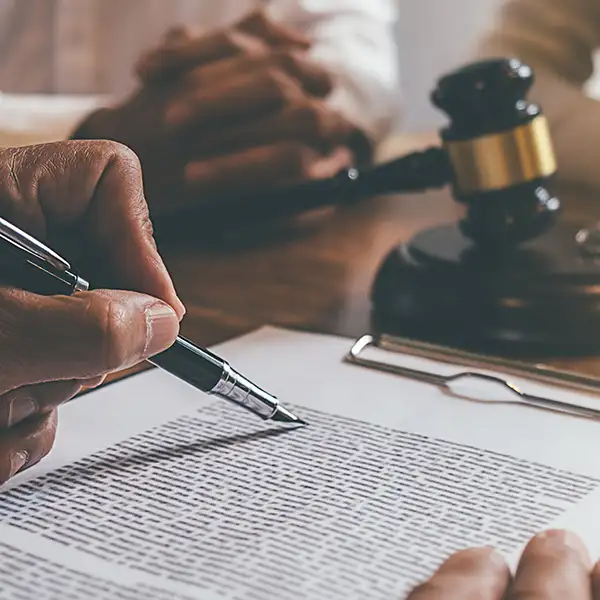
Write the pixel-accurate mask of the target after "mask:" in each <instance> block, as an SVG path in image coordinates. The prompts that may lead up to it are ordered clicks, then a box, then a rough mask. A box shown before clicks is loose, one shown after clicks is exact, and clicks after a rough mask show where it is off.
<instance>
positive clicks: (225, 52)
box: [135, 29, 268, 83]
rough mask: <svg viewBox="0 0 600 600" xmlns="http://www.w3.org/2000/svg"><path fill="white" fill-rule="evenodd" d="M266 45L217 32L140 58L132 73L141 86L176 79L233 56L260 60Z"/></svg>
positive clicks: (235, 33)
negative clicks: (186, 71)
mask: <svg viewBox="0 0 600 600" xmlns="http://www.w3.org/2000/svg"><path fill="white" fill-rule="evenodd" d="M267 52H268V45H267V44H266V43H265V42H264V41H262V40H261V39H259V38H257V37H255V36H252V35H250V34H248V33H246V32H243V31H235V30H232V29H224V30H218V31H215V32H213V33H210V34H208V35H205V36H201V37H194V38H190V37H180V38H177V39H176V40H174V41H172V42H170V43H167V44H164V45H162V46H160V47H159V48H157V49H156V50H152V51H150V52H148V53H147V54H145V55H144V56H142V57H141V59H140V60H139V61H138V63H137V64H136V66H135V72H136V74H137V76H138V77H139V78H140V80H141V81H142V82H144V83H151V82H153V81H157V80H159V79H161V78H168V77H175V76H177V75H179V74H180V73H181V72H183V71H185V70H187V69H189V68H191V67H198V66H200V65H205V64H209V63H212V62H215V61H218V60H223V59H225V58H230V57H232V56H237V55H243V56H261V55H263V54H267Z"/></svg>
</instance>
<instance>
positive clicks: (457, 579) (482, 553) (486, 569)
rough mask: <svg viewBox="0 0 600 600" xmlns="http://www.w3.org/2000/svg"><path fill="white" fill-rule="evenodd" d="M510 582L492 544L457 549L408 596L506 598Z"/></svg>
mask: <svg viewBox="0 0 600 600" xmlns="http://www.w3.org/2000/svg"><path fill="white" fill-rule="evenodd" d="M509 583H510V571H509V569H508V566H507V564H506V562H505V561H504V559H503V558H502V557H501V556H500V555H499V554H497V553H496V552H495V551H494V550H493V549H492V548H475V549H471V550H463V551H462V552H457V553H456V554H454V555H453V556H452V557H450V558H449V559H448V560H447V561H446V562H445V563H444V564H443V565H442V566H441V567H440V568H439V569H438V570H437V572H436V573H435V574H434V575H433V577H431V579H429V580H428V581H426V582H425V583H423V584H422V585H420V586H418V587H417V588H415V589H414V590H413V591H412V592H411V593H410V594H409V596H408V598H407V600H502V599H503V598H504V596H505V594H506V590H507V587H508V585H509Z"/></svg>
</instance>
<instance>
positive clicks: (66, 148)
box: [0, 142, 185, 484]
mask: <svg viewBox="0 0 600 600" xmlns="http://www.w3.org/2000/svg"><path fill="white" fill-rule="evenodd" d="M0 215H1V216H2V217H4V218H6V219H7V220H9V221H10V222H12V223H13V224H14V225H17V226H18V227H20V228H22V229H24V230H25V231H26V232H28V233H29V234H31V235H33V236H34V237H37V238H38V239H42V240H46V241H47V243H48V244H49V245H50V247H52V248H53V249H55V250H58V249H60V248H63V249H64V248H67V247H68V248H69V250H70V252H69V254H68V258H69V259H71V260H73V261H77V262H78V263H79V266H80V267H83V268H84V270H83V273H82V274H83V275H84V276H87V277H88V278H95V277H100V274H101V272H102V271H103V273H102V276H103V277H102V282H103V283H107V284H111V288H112V287H113V285H114V286H118V287H119V288H121V289H122V290H135V292H134V291H120V290H115V289H107V290H97V291H93V292H82V293H77V294H74V295H73V296H39V295H37V294H33V293H29V292H25V291H22V290H19V289H15V288H14V287H11V282H10V281H6V280H4V281H0V340H1V343H0V364H1V365H2V367H1V369H0V484H2V483H4V482H6V481H7V480H8V479H10V478H11V477H12V476H14V475H15V474H16V473H18V472H19V471H20V470H22V469H23V468H24V467H26V466H30V465H32V464H35V463H36V462H38V461H39V460H40V459H42V458H43V457H44V456H45V455H46V454H47V453H48V452H49V450H50V448H51V447H52V444H53V442H54V435H55V431H56V421H57V414H56V408H57V407H58V406H59V405H60V404H62V403H63V402H65V401H67V400H68V399H70V398H72V397H73V396H74V395H76V394H77V393H78V392H79V391H80V390H82V389H83V388H90V387H95V386H97V385H99V384H100V383H101V382H102V381H103V379H104V377H105V376H106V375H107V374H108V373H111V372H114V371H119V370H122V369H125V368H128V367H130V366H133V365H135V364H136V363H138V362H140V361H142V360H144V359H146V358H148V357H150V356H151V355H154V354H157V353H158V352H161V351H162V350H165V349H167V348H168V347H169V346H171V344H172V343H173V341H174V340H175V337H176V335H177V333H178V331H179V319H180V318H181V317H182V316H183V313H184V312H185V309H184V308H183V305H182V304H181V302H180V301H179V300H178V298H177V295H176V293H175V289H174V287H173V284H172V282H171V279H170V277H169V275H168V273H167V270H166V268H165V266H164V264H163V262H162V260H161V258H160V256H159V255H158V252H157V250H156V246H155V244H154V240H153V237H152V230H151V227H150V221H149V219H148V210H147V206H146V202H145V200H144V195H143V192H142V181H141V173H140V169H139V162H138V160H137V158H136V156H135V155H134V154H133V152H131V151H130V150H128V149H126V148H124V147H122V146H119V145H118V144H115V143H113V142H63V143H57V144H48V145H44V146H32V147H28V148H18V149H16V148H13V149H4V150H1V151H0ZM0 260H3V261H4V256H3V255H2V256H0ZM11 264H12V263H11ZM9 267H10V265H9V264H8V263H5V264H3V267H2V269H0V272H1V273H2V274H6V272H7V270H9ZM100 267H102V269H101V268H100ZM88 273H89V274H88Z"/></svg>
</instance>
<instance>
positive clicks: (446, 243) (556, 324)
mask: <svg viewBox="0 0 600 600" xmlns="http://www.w3.org/2000/svg"><path fill="white" fill-rule="evenodd" d="M577 235H578V228H576V227H574V226H569V225H566V224H559V225H557V226H556V227H555V228H553V229H552V230H551V231H550V232H548V233H547V234H546V235H544V236H542V237H539V238H538V239H536V240H533V241H532V242H531V243H529V244H528V245H523V246H521V247H518V248H506V249H504V250H502V251H499V250H491V249H490V250H486V249H482V248H479V247H475V246H474V245H473V244H472V242H471V241H470V240H468V239H467V238H465V237H464V236H463V235H462V233H461V232H460V230H459V229H458V227H457V226H452V225H448V226H443V227H439V228H435V229H430V230H426V231H423V232H421V233H419V234H418V235H416V236H415V237H414V238H413V239H412V240H411V241H410V242H409V243H407V244H405V245H402V246H399V247H397V248H395V249H394V250H393V251H392V252H391V253H390V254H389V255H388V257H387V258H386V260H385V261H384V263H383V265H382V266H381V268H380V270H379V272H378V274H377V276H376V279H375V282H374V285H373V289H372V296H371V299H372V308H373V311H372V320H373V325H374V328H375V329H376V330H377V331H379V332H382V333H388V334H392V335H400V336H404V337H412V338H416V339H420V340H424V341H430V342H434V343H440V344H445V345H451V346H454V347H461V348H464V349H468V350H472V351H479V352H486V353H494V354H502V355H510V356H521V357H525V356H533V357H541V356H585V355H588V356H589V355H595V354H600V254H597V255H596V256H594V253H590V252H589V248H588V251H586V250H585V248H584V246H583V245H582V244H580V243H578V242H577V241H576V236H577Z"/></svg>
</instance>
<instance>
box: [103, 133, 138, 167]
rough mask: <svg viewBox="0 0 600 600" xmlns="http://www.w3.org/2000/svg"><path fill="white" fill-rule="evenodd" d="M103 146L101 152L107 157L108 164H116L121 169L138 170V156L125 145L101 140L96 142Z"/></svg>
mask: <svg viewBox="0 0 600 600" xmlns="http://www.w3.org/2000/svg"><path fill="white" fill-rule="evenodd" d="M98 143H99V144H102V145H103V148H102V151H103V152H104V154H105V155H106V156H107V158H108V160H109V162H114V163H117V164H118V165H122V166H123V167H128V168H130V169H135V170H136V171H138V170H140V168H141V166H140V159H139V158H138V155H137V154H136V153H135V152H134V151H133V150H132V149H131V148H129V147H128V146H126V145H125V144H121V143H119V142H113V141H110V140H101V141H99V142H98Z"/></svg>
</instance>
